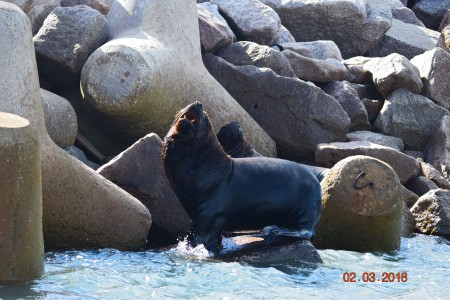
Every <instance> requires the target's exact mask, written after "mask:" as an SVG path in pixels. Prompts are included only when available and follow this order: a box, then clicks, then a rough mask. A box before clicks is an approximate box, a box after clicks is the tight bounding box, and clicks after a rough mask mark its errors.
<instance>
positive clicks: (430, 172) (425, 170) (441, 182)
mask: <svg viewBox="0 0 450 300" xmlns="http://www.w3.org/2000/svg"><path fill="white" fill-rule="evenodd" d="M419 163H420V171H421V172H420V173H421V174H422V175H423V176H425V177H426V178H428V179H430V180H431V181H433V182H434V183H435V184H436V185H437V186H438V187H439V188H441V189H447V190H450V183H449V182H448V181H447V179H445V178H444V176H442V174H441V172H439V171H438V170H436V169H435V168H434V167H433V166H432V165H431V164H427V163H426V162H424V161H419Z"/></svg>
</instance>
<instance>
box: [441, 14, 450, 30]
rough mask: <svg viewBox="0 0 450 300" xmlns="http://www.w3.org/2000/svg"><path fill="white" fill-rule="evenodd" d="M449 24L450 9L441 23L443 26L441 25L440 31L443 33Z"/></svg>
mask: <svg viewBox="0 0 450 300" xmlns="http://www.w3.org/2000/svg"><path fill="white" fill-rule="evenodd" d="M449 24H450V9H447V11H446V12H445V15H444V18H443V19H442V21H441V25H439V29H438V31H440V32H442V30H443V29H444V28H445V27H447V25H449Z"/></svg>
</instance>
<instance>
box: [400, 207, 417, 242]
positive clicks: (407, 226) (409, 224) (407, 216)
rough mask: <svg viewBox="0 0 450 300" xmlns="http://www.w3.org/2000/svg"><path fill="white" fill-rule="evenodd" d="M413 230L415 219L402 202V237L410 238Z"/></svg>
mask: <svg viewBox="0 0 450 300" xmlns="http://www.w3.org/2000/svg"><path fill="white" fill-rule="evenodd" d="M414 228H416V219H414V215H413V214H412V213H411V211H410V210H409V208H408V206H406V204H405V202H403V209H402V237H410V236H411V235H412V234H413V233H414Z"/></svg>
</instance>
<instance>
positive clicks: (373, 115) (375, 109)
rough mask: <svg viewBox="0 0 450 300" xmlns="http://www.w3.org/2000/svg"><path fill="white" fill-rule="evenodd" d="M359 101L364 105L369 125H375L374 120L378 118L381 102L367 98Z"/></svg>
mask: <svg viewBox="0 0 450 300" xmlns="http://www.w3.org/2000/svg"><path fill="white" fill-rule="evenodd" d="M361 101H362V103H363V104H364V107H365V108H366V111H367V119H368V120H369V122H370V124H373V123H375V120H376V119H377V118H378V115H379V114H380V111H381V108H382V107H383V102H381V101H379V100H371V99H367V98H363V99H361Z"/></svg>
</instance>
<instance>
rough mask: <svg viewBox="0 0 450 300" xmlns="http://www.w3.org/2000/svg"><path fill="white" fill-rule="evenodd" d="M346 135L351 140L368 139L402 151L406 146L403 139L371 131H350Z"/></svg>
mask: <svg viewBox="0 0 450 300" xmlns="http://www.w3.org/2000/svg"><path fill="white" fill-rule="evenodd" d="M346 137H347V140H348V141H350V142H353V141H367V142H371V143H374V144H378V145H382V146H386V147H390V148H392V149H395V150H397V151H400V152H402V151H403V148H404V145H403V141H402V140H401V139H399V138H396V137H394V136H388V135H384V134H380V133H375V132H371V131H355V132H349V133H347V136H346Z"/></svg>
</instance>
